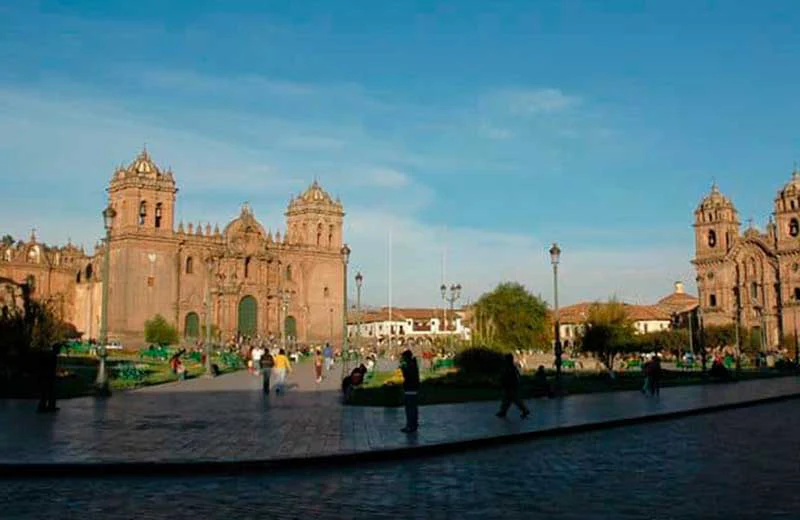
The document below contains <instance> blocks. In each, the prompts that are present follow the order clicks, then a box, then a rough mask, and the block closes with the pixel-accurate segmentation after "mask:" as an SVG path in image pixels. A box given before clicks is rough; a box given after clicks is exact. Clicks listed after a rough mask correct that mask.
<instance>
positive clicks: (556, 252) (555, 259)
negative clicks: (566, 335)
mask: <svg viewBox="0 0 800 520" xmlns="http://www.w3.org/2000/svg"><path fill="white" fill-rule="evenodd" d="M560 261H561V248H560V247H558V244H557V243H555V242H553V246H552V247H551V248H550V263H551V264H553V315H554V320H553V321H554V322H555V336H554V339H555V355H556V359H555V362H556V391H557V392H558V393H559V394H560V392H561V317H560V316H559V312H558V263H559V262H560Z"/></svg>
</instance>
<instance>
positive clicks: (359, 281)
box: [356, 271, 364, 349]
mask: <svg viewBox="0 0 800 520" xmlns="http://www.w3.org/2000/svg"><path fill="white" fill-rule="evenodd" d="M363 283H364V276H363V275H362V274H361V271H359V272H358V273H356V316H357V317H358V320H357V321H358V347H359V349H360V348H361V284H363Z"/></svg>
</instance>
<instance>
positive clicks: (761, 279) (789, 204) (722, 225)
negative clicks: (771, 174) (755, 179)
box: [692, 169, 800, 348]
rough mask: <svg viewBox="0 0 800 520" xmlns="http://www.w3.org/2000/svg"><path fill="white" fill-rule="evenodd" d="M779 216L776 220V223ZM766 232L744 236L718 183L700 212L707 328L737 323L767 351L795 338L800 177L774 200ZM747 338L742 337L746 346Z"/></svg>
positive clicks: (699, 256)
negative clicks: (787, 338)
mask: <svg viewBox="0 0 800 520" xmlns="http://www.w3.org/2000/svg"><path fill="white" fill-rule="evenodd" d="M773 217H774V218H773ZM773 217H770V219H769V223H768V224H767V226H766V230H765V231H763V232H762V231H760V230H758V229H756V228H755V227H753V225H752V222H751V223H749V224H748V226H747V229H745V230H744V233H742V232H741V231H740V223H739V215H738V212H737V211H736V207H735V206H734V205H733V203H732V202H731V201H730V199H728V198H727V197H726V196H725V195H723V194H722V193H721V192H720V190H719V188H718V187H717V185H716V184H714V185H713V186H712V187H711V193H709V194H708V195H707V196H706V197H705V198H703V200H702V201H701V202H700V205H699V206H698V207H697V209H696V210H695V219H694V229H695V256H694V259H693V260H692V263H693V264H694V266H695V269H696V271H697V290H698V296H699V298H700V305H701V310H702V315H703V320H704V323H705V324H707V325H722V324H730V323H736V322H737V321H738V322H739V323H740V324H741V326H742V327H744V328H745V329H746V330H748V331H749V332H750V334H752V335H753V336H757V337H758V338H759V339H760V344H761V345H763V346H764V348H771V347H777V346H779V345H781V344H782V343H783V341H784V338H786V337H789V336H791V337H794V334H795V330H796V326H797V322H798V319H799V318H800V317H798V311H800V173H798V171H797V169H795V171H794V172H793V173H792V178H791V179H790V180H789V182H788V183H786V185H784V186H783V187H782V188H781V189H780V191H778V193H777V195H776V197H775V203H774V210H773ZM745 339H746V338H743V341H744V340H745Z"/></svg>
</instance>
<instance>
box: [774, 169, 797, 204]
mask: <svg viewBox="0 0 800 520" xmlns="http://www.w3.org/2000/svg"><path fill="white" fill-rule="evenodd" d="M797 195H800V172H798V171H797V167H795V169H794V170H793V171H792V178H791V179H789V182H787V183H786V184H784V185H783V188H781V190H780V191H779V192H778V198H784V197H786V196H790V197H795V196H797Z"/></svg>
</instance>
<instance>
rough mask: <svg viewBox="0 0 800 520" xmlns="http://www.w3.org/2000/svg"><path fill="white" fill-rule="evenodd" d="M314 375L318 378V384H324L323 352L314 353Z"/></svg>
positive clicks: (318, 350)
mask: <svg viewBox="0 0 800 520" xmlns="http://www.w3.org/2000/svg"><path fill="white" fill-rule="evenodd" d="M314 375H316V376H317V384H319V383H321V382H322V352H321V351H320V349H317V350H316V352H315V353H314Z"/></svg>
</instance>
